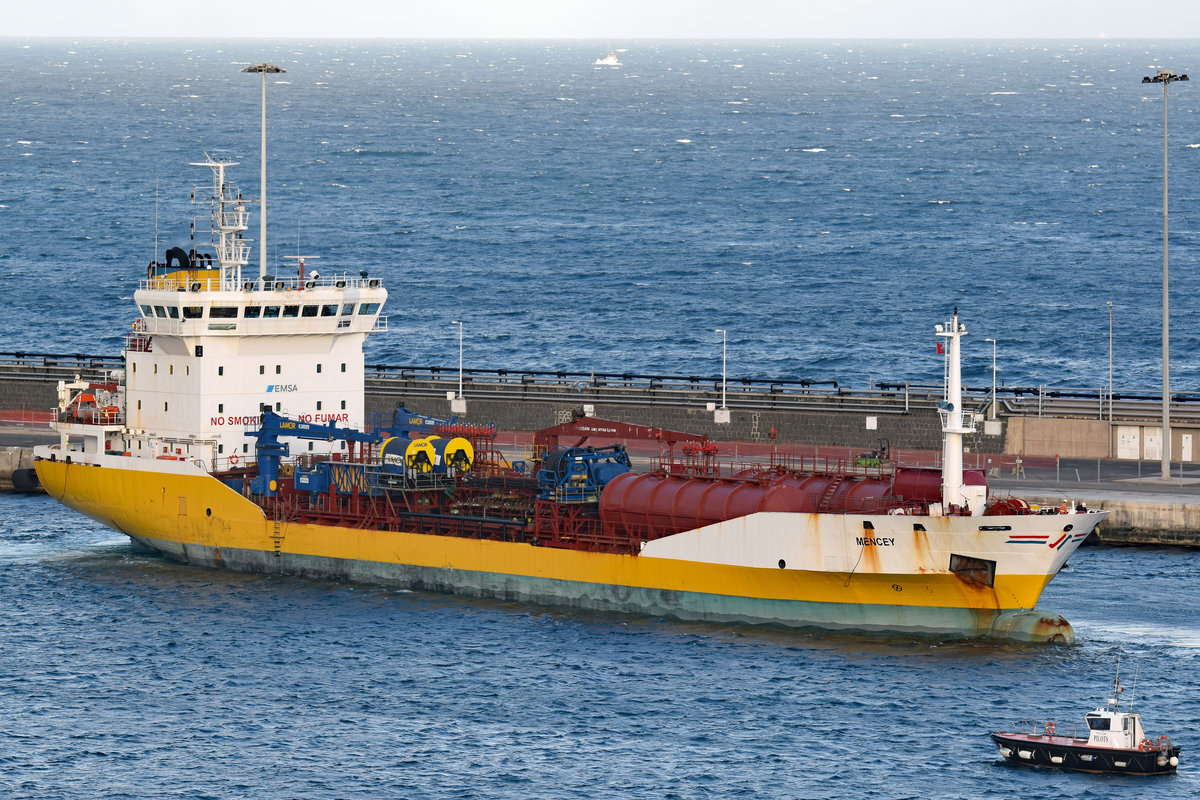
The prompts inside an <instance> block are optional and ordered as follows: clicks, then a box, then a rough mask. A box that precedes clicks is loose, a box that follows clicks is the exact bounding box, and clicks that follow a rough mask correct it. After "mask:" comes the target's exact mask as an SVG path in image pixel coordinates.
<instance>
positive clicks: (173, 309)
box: [167, 306, 179, 319]
mask: <svg viewBox="0 0 1200 800" xmlns="http://www.w3.org/2000/svg"><path fill="white" fill-rule="evenodd" d="M167 316H168V317H170V318H171V319H179V307H178V306H168V307H167Z"/></svg>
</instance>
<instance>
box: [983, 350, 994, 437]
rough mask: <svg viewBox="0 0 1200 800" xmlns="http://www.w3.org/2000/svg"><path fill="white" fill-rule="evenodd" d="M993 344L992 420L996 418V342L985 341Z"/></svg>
mask: <svg viewBox="0 0 1200 800" xmlns="http://www.w3.org/2000/svg"><path fill="white" fill-rule="evenodd" d="M984 341H985V342H991V343H992V419H995V418H996V340H995V339H984Z"/></svg>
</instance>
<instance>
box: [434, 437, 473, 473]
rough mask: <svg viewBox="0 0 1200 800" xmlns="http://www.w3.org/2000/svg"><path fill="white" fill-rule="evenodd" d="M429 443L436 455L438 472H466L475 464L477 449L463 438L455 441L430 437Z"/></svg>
mask: <svg viewBox="0 0 1200 800" xmlns="http://www.w3.org/2000/svg"><path fill="white" fill-rule="evenodd" d="M429 441H430V442H431V443H432V445H433V451H434V453H435V455H436V458H434V461H433V463H434V466H435V467H436V468H437V471H438V472H466V471H467V470H469V469H470V468H471V465H472V464H473V463H475V448H473V447H471V443H470V442H468V441H467V440H466V439H464V438H463V437H461V436H455V437H454V438H453V439H439V438H438V437H436V436H430V437H429Z"/></svg>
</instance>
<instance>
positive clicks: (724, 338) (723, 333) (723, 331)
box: [714, 328, 726, 408]
mask: <svg viewBox="0 0 1200 800" xmlns="http://www.w3.org/2000/svg"><path fill="white" fill-rule="evenodd" d="M714 333H719V334H721V408H724V407H725V341H726V333H725V329H724V328H717V329H716V331H714Z"/></svg>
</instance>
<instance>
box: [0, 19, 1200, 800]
mask: <svg viewBox="0 0 1200 800" xmlns="http://www.w3.org/2000/svg"><path fill="white" fill-rule="evenodd" d="M603 52H604V47H603V43H600V44H594V43H580V42H569V43H547V42H541V43H537V42H534V43H530V42H521V43H507V42H419V43H408V42H406V43H395V42H357V43H338V42H301V43H296V42H280V41H277V42H267V43H253V42H225V43H218V42H203V41H192V40H184V39H180V40H178V41H172V42H120V41H105V42H101V41H76V42H67V41H48V40H29V41H23V40H16V39H0V106H2V110H3V113H0V278H2V279H3V282H4V284H3V285H4V300H3V302H4V308H5V312H4V313H0V342H2V343H3V346H0V350H3V351H11V350H24V351H32V352H45V351H50V352H84V353H94V352H100V353H116V352H117V351H118V349H119V346H120V339H119V336H120V334H121V332H123V331H124V330H125V329H127V328H128V325H129V320H130V319H131V317H132V315H133V313H134V307H133V304H132V289H133V285H134V282H135V281H136V279H137V278H138V277H139V276H141V275H142V274H144V269H145V264H146V263H148V262H149V261H150V260H151V259H152V258H153V257H154V253H155V247H154V236H155V230H156V227H155V218H156V211H157V218H158V227H157V230H158V235H159V239H158V241H159V249H160V250H161V249H165V247H166V246H168V245H170V244H175V243H179V242H180V241H181V240H184V241H185V240H186V238H187V231H188V222H189V221H190V219H191V216H190V215H191V214H192V212H193V211H194V209H193V208H192V207H190V206H189V205H188V204H187V198H188V195H189V194H190V193H191V191H192V187H193V186H194V185H198V184H203V183H204V182H205V181H206V180H207V179H208V175H207V174H206V171H205V170H203V169H198V168H194V167H189V166H188V162H194V161H198V160H201V159H202V157H203V155H204V153H205V152H206V151H207V152H210V153H212V154H214V155H218V156H226V157H229V158H233V159H234V160H237V161H240V162H241V166H240V167H239V168H237V169H236V170H235V172H234V174H233V177H234V178H235V179H236V180H237V181H238V182H240V184H241V185H242V187H243V189H244V191H245V193H246V194H247V195H248V196H254V195H256V194H257V191H258V186H257V180H258V179H257V173H258V155H257V153H258V136H259V129H258V113H259V107H258V103H259V89H260V83H259V78H258V76H257V75H243V74H241V73H240V72H239V70H240V69H241V68H242V67H243V66H244V65H246V64H247V63H252V62H257V61H264V60H265V61H272V62H274V63H277V64H279V65H280V66H283V67H284V68H285V69H287V73H286V74H284V75H281V76H278V79H276V80H273V81H272V82H271V83H270V85H269V86H268V89H269V97H268V109H269V117H270V121H271V127H270V137H271V155H270V162H269V168H270V174H269V179H268V183H269V200H270V203H271V205H270V216H269V219H270V223H271V226H272V227H271V231H272V232H271V235H270V240H271V242H272V245H271V249H270V250H269V251H268V252H269V256H270V262H271V269H272V270H273V271H275V272H276V273H277V274H278V273H282V272H284V271H285V270H286V269H287V267H286V265H287V264H288V262H287V261H285V260H284V259H283V258H282V257H283V256H284V255H288V254H294V253H296V251H297V249H299V250H300V251H301V252H302V253H303V254H305V255H307V256H313V255H319V256H320V257H321V259H320V260H319V261H317V262H315V263H316V264H318V265H319V268H320V269H321V270H322V271H323V272H325V273H326V274H330V273H334V272H339V271H346V272H349V273H350V274H357V273H358V272H359V271H361V270H367V271H369V272H370V273H371V274H372V275H377V276H381V277H383V278H384V279H385V281H386V284H387V285H388V287H389V289H390V292H391V300H390V303H389V308H388V315H389V330H388V332H387V333H382V334H377V335H375V336H374V337H372V339H371V340H370V342H369V348H370V349H369V353H368V358H369V359H370V360H371V361H383V362H389V363H397V364H398V363H414V364H439V363H440V364H443V365H451V364H454V363H455V361H456V358H457V352H456V351H457V345H458V342H457V333H458V331H457V328H454V327H451V326H450V322H451V321H452V320H462V321H464V322H465V337H464V338H465V347H464V350H465V353H464V358H465V362H466V365H467V366H468V367H472V366H474V367H481V368H494V367H509V368H526V369H568V370H580V371H584V370H589V369H595V370H597V371H630V372H646V373H676V374H710V375H713V374H719V370H720V339H719V336H718V335H716V334H714V333H713V330H714V329H716V328H723V329H726V330H728V332H729V356H730V375H731V376H734V375H738V376H740V375H745V376H757V377H769V378H802V377H809V378H814V379H826V378H835V379H838V380H841V381H842V382H843V383H849V384H852V385H856V386H863V385H865V384H866V382H867V380H868V378H870V379H873V380H875V381H879V380H936V379H937V378H938V377H939V376H940V373H941V359H940V358H939V357H938V356H936V354H935V352H934V347H933V337H932V326H933V324H935V323H936V322H940V321H942V320H943V319H944V318H945V317H946V316H947V314H948V313H949V312H950V310H951V309H952V308H954V307H955V306H957V307H958V308H959V311H960V313H961V314H962V315H963V317H964V320H965V322H966V323H967V325H968V327H969V329H970V330H971V331H972V334H973V337H974V338H973V342H974V343H973V344H972V345H971V348H972V349H970V350H968V352H967V363H966V365H965V370H964V371H965V374H966V376H967V379H968V380H973V381H979V382H981V383H982V382H985V381H986V380H987V379H988V378H990V374H989V373H990V368H991V358H990V356H991V353H990V352H989V351H990V345H988V344H985V343H984V342H983V341H982V340H983V339H984V338H986V337H990V338H995V339H998V342H999V343H998V348H997V349H998V367H999V372H1000V378H1001V380H1002V381H1006V382H1007V383H1009V384H1021V385H1029V384H1039V383H1043V384H1054V385H1060V386H1088V387H1091V386H1094V387H1099V386H1101V385H1104V384H1105V383H1106V382H1107V355H1108V353H1107V345H1108V308H1107V305H1106V304H1107V302H1109V301H1112V302H1113V304H1114V321H1115V322H1114V335H1113V348H1114V363H1115V364H1116V376H1115V382H1116V385H1117V387H1118V389H1121V388H1130V389H1134V388H1153V387H1154V386H1155V385H1156V382H1157V381H1158V380H1159V372H1158V370H1159V365H1158V364H1159V362H1158V358H1159V350H1158V347H1159V334H1160V331H1159V328H1158V322H1157V321H1158V318H1159V317H1158V315H1159V308H1160V306H1159V292H1160V291H1161V286H1160V284H1159V276H1160V275H1161V271H1160V270H1161V260H1160V259H1161V238H1160V237H1161V216H1160V213H1159V210H1160V203H1161V177H1162V175H1161V157H1162V149H1161V148H1162V140H1161V119H1162V117H1161V112H1162V97H1161V91H1160V90H1159V89H1158V87H1153V86H1151V87H1143V86H1141V85H1140V80H1141V77H1142V76H1143V75H1146V74H1153V71H1154V68H1155V67H1157V66H1160V65H1161V66H1170V67H1174V68H1176V69H1177V70H1180V71H1186V70H1188V69H1189V68H1191V67H1193V66H1195V64H1196V63H1200V58H1197V57H1198V56H1200V43H1197V42H1174V43H1171V42H1168V43H1149V42H1137V43H1133V42H1119V41H1098V42H1088V43H1071V42H1061V43H1056V42H1014V43H1000V42H970V43H951V42H941V43H920V42H918V43H910V44H905V43H870V42H840V43H832V42H829V43H803V42H791V43H755V42H736V43H729V42H726V43H721V42H702V43H685V42H674V43H660V44H655V43H635V44H634V45H631V46H629V47H626V48H624V49H623V52H621V53H620V57H621V59H622V61H623V62H624V66H623V67H621V68H619V69H600V70H597V69H594V68H593V67H592V66H591V62H592V61H593V60H594V59H595V58H597V57H598V56H600V55H603ZM1170 91H1171V105H1170V113H1171V130H1172V131H1173V132H1174V133H1172V137H1171V145H1170V150H1169V152H1170V157H1171V175H1172V184H1171V186H1172V208H1173V209H1175V210H1174V211H1173V212H1172V216H1171V226H1172V240H1171V263H1172V284H1171V285H1172V298H1173V304H1172V308H1173V309H1174V310H1173V328H1172V341H1173V343H1174V352H1175V354H1176V356H1175V358H1174V360H1173V363H1172V372H1173V375H1174V377H1175V386H1176V387H1177V388H1180V389H1188V388H1190V389H1200V365H1198V364H1197V363H1196V361H1195V358H1194V356H1193V354H1194V353H1195V349H1196V342H1197V338H1196V337H1197V336H1198V335H1200V334H1198V333H1197V326H1196V324H1195V323H1196V316H1197V309H1196V307H1195V304H1194V303H1192V302H1191V300H1192V298H1194V297H1195V296H1196V294H1197V291H1196V290H1197V285H1196V284H1197V276H1196V270H1195V268H1194V266H1195V265H1194V261H1195V258H1196V253H1197V246H1196V214H1197V213H1198V212H1197V210H1196V207H1197V204H1196V202H1195V200H1196V197H1195V195H1196V193H1197V191H1198V190H1197V186H1200V183H1198V182H1197V181H1196V173H1197V169H1198V165H1197V158H1200V131H1197V130H1196V123H1197V119H1198V117H1197V115H1196V109H1197V103H1198V102H1200V98H1197V97H1196V95H1195V94H1194V91H1193V90H1191V89H1190V87H1189V85H1188V84H1175V85H1173V86H1172V87H1171V89H1170ZM156 195H157V198H158V201H157V203H156V200H155V198H156ZM250 235H257V225H256V224H254V225H252V229H251V231H250ZM253 263H257V258H256V257H255V258H254V260H253ZM310 263H313V262H310ZM1194 567H1195V556H1194V554H1192V553H1189V552H1184V551H1177V550H1170V549H1163V550H1142V549H1096V548H1090V549H1085V550H1083V551H1082V552H1080V553H1079V554H1077V555H1076V556H1075V557H1074V558H1073V559H1072V562H1071V565H1070V567H1069V568H1068V569H1066V570H1065V571H1064V572H1063V573H1062V574H1060V575H1059V576H1058V577H1057V578H1056V579H1055V580H1054V581H1053V582H1052V583H1051V584H1050V586H1049V588H1048V590H1047V591H1046V593H1045V595H1044V596H1043V600H1042V603H1041V605H1042V607H1044V608H1047V609H1051V610H1053V611H1057V612H1059V613H1062V614H1063V615H1064V616H1066V617H1067V618H1068V619H1069V620H1071V621H1072V623H1074V625H1075V629H1076V632H1077V635H1078V637H1079V643H1078V644H1077V645H1076V646H1074V647H1020V646H1013V645H1000V644H989V643H978V642H955V641H931V640H921V639H915V638H909V637H874V638H870V637H856V636H832V635H810V634H804V633H796V632H786V631H778V630H760V629H756V628H749V627H735V626H705V625H690V624H680V623H673V622H666V621H658V620H652V619H645V618H639V617H632V616H619V615H598V614H587V613H560V612H556V611H555V610H552V609H534V608H527V607H520V606H514V605H507V604H503V603H494V602H487V601H470V600H464V599H456V598H450V597H444V596H438V595H428V594H421V593H406V592H396V591H391V590H385V589H380V588H378V587H371V586H362V585H357V586H356V585H348V584H339V583H327V582H310V581H301V580H295V579H290V578H286V577H281V576H264V575H238V574H230V573H222V572H215V571H209V570H203V569H197V568H192V567H186V566H181V565H178V564H175V563H173V562H170V561H168V560H165V559H163V558H161V557H159V556H157V555H154V554H151V553H148V552H145V551H142V550H140V549H137V548H135V547H134V546H133V545H131V544H130V543H129V542H128V540H126V539H125V538H124V537H123V536H121V535H120V534H117V533H115V532H113V531H110V530H108V529H106V528H103V527H100V526H99V525H97V524H95V523H92V522H91V521H89V520H87V519H85V518H83V517H81V516H79V515H78V514H75V513H74V512H71V511H69V510H67V509H65V508H63V507H61V506H59V505H58V504H56V503H55V502H54V501H52V500H50V499H49V498H45V497H15V496H0V795H3V796H4V797H12V798H15V799H17V800H26V799H27V800H43V799H44V798H64V799H65V800H74V799H75V798H80V800H83V799H84V798H86V799H87V800H95V799H96V798H102V799H105V800H107V799H108V798H131V799H132V798H137V799H138V800H143V799H145V798H167V797H170V798H177V797H187V798H221V800H224V799H225V798H248V799H249V798H253V799H254V800H258V799H259V798H303V799H304V800H308V799H310V798H312V799H314V800H341V799H342V798H360V797H361V798H438V799H439V800H440V799H441V798H454V797H461V798H475V797H490V798H514V799H516V798H521V799H522V800H524V799H525V798H563V797H588V798H643V797H644V798H672V797H674V798H689V799H690V798H701V797H714V798H716V797H720V798H726V797H754V798H758V797H762V798H829V799H831V800H837V799H839V798H847V799H848V800H849V799H851V798H853V799H854V800H858V798H864V797H867V798H870V797H878V798H909V797H911V798H918V797H919V798H979V797H997V798H1007V797H1015V796H1020V797H1028V798H1051V797H1053V798H1057V797H1080V798H1104V799H1105V800H1107V799H1108V798H1112V797H1128V796H1137V797H1166V798H1174V797H1179V798H1186V797H1194V796H1196V795H1197V794H1198V793H1200V779H1197V778H1196V775H1197V772H1196V770H1195V769H1194V768H1193V762H1192V757H1193V756H1195V754H1196V753H1198V752H1200V750H1198V749H1197V748H1200V743H1198V742H1197V740H1195V739H1194V727H1195V726H1194V721H1195V719H1196V717H1197V708H1196V697H1197V696H1198V695H1200V691H1198V690H1200V678H1198V677H1197V675H1200V671H1198V670H1197V666H1198V664H1197V654H1198V653H1200V622H1198V621H1197V618H1196V615H1195V614H1194V609H1193V608H1192V606H1193V605H1194V604H1193V603H1191V601H1190V599H1189V598H1192V597H1194V596H1195V595H1196V594H1197V591H1198V590H1200V586H1198V584H1197V578H1196V575H1195V568H1194ZM1118 657H1120V658H1121V660H1122V661H1121V663H1122V667H1121V669H1122V672H1123V674H1124V675H1125V683H1126V685H1127V686H1129V685H1130V684H1131V683H1132V680H1131V679H1132V675H1133V672H1134V671H1135V670H1136V672H1137V690H1136V691H1137V694H1136V703H1137V706H1138V707H1139V708H1140V709H1141V710H1142V711H1143V712H1144V713H1145V714H1146V721H1147V726H1148V728H1149V729H1150V731H1151V733H1153V734H1154V735H1155V736H1157V735H1162V734H1167V735H1170V736H1172V737H1173V738H1174V739H1175V740H1176V741H1177V742H1179V743H1181V744H1182V745H1183V747H1184V752H1183V757H1184V758H1183V765H1182V767H1181V771H1180V773H1179V774H1178V775H1177V776H1174V777H1167V778H1154V779H1133V778H1119V777H1105V776H1087V775H1070V774H1058V773H1052V772H1035V771H1026V770H1022V769H1020V768H1013V767H1009V766H1006V765H1004V764H1003V763H1002V762H1000V760H999V757H998V754H997V753H996V751H995V749H994V747H993V746H992V744H991V743H990V741H989V740H988V739H987V736H986V733H987V731H989V730H992V729H997V728H1006V727H1010V726H1012V725H1014V724H1016V723H1019V722H1020V721H1021V720H1030V721H1033V720H1036V721H1039V722H1040V721H1043V720H1045V719H1054V720H1056V721H1057V722H1058V725H1059V729H1060V730H1071V729H1073V728H1074V727H1075V726H1077V725H1079V724H1080V723H1081V721H1082V714H1083V713H1084V712H1085V711H1086V710H1089V709H1090V708H1091V707H1092V706H1093V705H1095V704H1097V703H1100V702H1102V700H1103V698H1104V696H1105V692H1106V687H1107V686H1108V684H1109V681H1110V680H1111V678H1112V675H1113V671H1114V669H1115V668H1116V662H1117V659H1118ZM1189 754H1191V755H1189Z"/></svg>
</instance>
